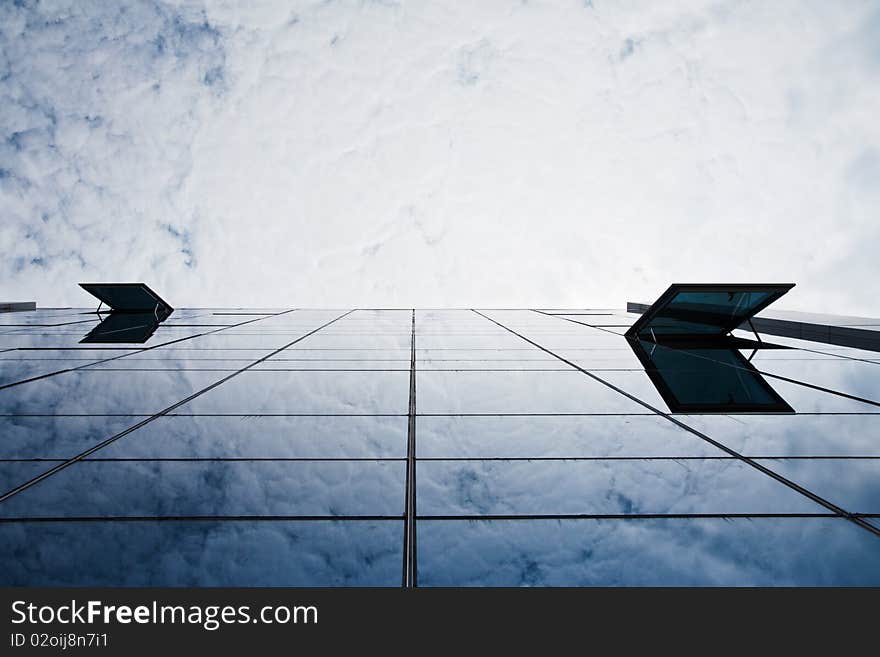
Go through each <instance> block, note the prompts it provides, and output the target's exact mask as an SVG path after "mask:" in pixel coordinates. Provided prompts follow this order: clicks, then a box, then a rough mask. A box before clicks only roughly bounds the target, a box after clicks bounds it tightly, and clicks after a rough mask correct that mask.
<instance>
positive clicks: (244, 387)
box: [177, 370, 409, 415]
mask: <svg viewBox="0 0 880 657" xmlns="http://www.w3.org/2000/svg"><path fill="white" fill-rule="evenodd" d="M183 374H189V375H192V374H197V373H195V372H185V373H183ZM408 410H409V372H272V371H263V370H249V371H247V372H243V373H242V374H239V375H238V376H236V377H234V378H232V379H230V380H229V381H226V382H225V383H224V384H223V385H220V386H218V387H216V388H214V389H213V390H210V391H208V392H207V393H205V394H203V395H200V396H199V397H196V398H195V399H194V400H193V401H191V402H189V403H187V404H185V405H184V406H181V407H180V408H179V409H177V412H178V413H227V414H231V415H233V414H234V415H250V414H255V413H281V414H284V413H307V414H314V413H319V414H320V413H330V414H342V415H355V414H365V413H366V414H376V413H382V414H400V413H403V414H406V413H407V412H408Z"/></svg>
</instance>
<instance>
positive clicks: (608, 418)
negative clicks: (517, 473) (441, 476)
mask: <svg viewBox="0 0 880 657" xmlns="http://www.w3.org/2000/svg"><path fill="white" fill-rule="evenodd" d="M416 436H417V442H416V449H417V452H418V456H419V458H432V457H433V458H444V457H446V458H461V457H466V458H499V457H523V458H524V457H545V458H547V457H609V456H614V457H628V456H725V455H726V454H725V452H723V451H721V450H719V449H718V448H717V447H714V446H713V445H711V444H710V443H708V442H707V441H705V440H702V439H701V438H699V437H698V436H696V435H694V434H692V433H691V432H689V431H685V430H684V429H681V428H680V427H677V426H676V425H675V424H673V423H672V422H670V421H669V420H667V419H665V418H662V417H659V416H656V415H653V414H652V415H648V416H644V415H582V416H572V415H559V416H532V417H529V416H507V417H504V416H501V417H491V416H490V417H467V416H426V417H419V418H418V419H417V421H416ZM878 449H880V445H878Z"/></svg>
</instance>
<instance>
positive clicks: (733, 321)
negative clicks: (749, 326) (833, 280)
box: [626, 283, 794, 342]
mask: <svg viewBox="0 0 880 657" xmlns="http://www.w3.org/2000/svg"><path fill="white" fill-rule="evenodd" d="M793 287H794V283H758V284H750V283H749V284H705V283H696V284H681V283H676V284H673V285H670V286H669V289H668V290H666V292H664V293H663V294H662V295H660V298H659V299H657V301H655V302H654V303H653V304H651V306H650V307H649V308H648V309H647V310H646V311H645V312H644V313H643V314H642V316H641V317H639V319H638V320H637V321H636V322H635V324H633V325H632V326H631V327H630V328H629V330H628V331H627V332H626V336H627V337H629V338H638V339H640V340H650V341H652V342H674V341H677V340H690V341H692V340H694V339H708V340H713V339H719V338H724V337H725V336H728V335H729V334H730V332H731V331H732V330H733V329H735V328H737V327H738V326H740V325H741V324H743V323H746V322H748V321H749V320H750V319H751V318H752V317H753V316H754V315H755V314H757V313H758V312H760V311H761V310H763V309H764V308H766V307H767V306H769V305H770V304H771V303H773V302H774V301H776V300H777V299H778V298H779V297H781V296H782V295H783V294H785V293H786V292H788V291H789V290H790V289H791V288H793Z"/></svg>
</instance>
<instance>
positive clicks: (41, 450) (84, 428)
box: [0, 415, 145, 459]
mask: <svg viewBox="0 0 880 657" xmlns="http://www.w3.org/2000/svg"><path fill="white" fill-rule="evenodd" d="M144 417H145V416H136V415H132V416H88V415H80V416H71V415H49V416H16V415H7V416H0V436H2V438H0V458H3V459H30V458H44V459H69V458H73V457H74V456H76V455H77V454H81V453H82V452H84V451H85V450H87V449H89V448H90V447H93V446H95V445H97V444H98V443H100V442H101V441H103V440H105V439H106V438H109V437H110V436H113V435H115V434H117V433H119V432H120V431H122V430H123V429H127V428H128V427H130V426H133V425H135V424H137V423H138V422H140V421H141V420H142V419H144Z"/></svg>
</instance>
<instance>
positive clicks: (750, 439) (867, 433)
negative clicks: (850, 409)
mask: <svg viewBox="0 0 880 657" xmlns="http://www.w3.org/2000/svg"><path fill="white" fill-rule="evenodd" d="M678 419H679V420H681V421H682V422H684V423H685V424H686V425H688V426H690V427H693V428H694V429H697V430H698V431H702V432H703V433H705V434H707V435H708V436H710V437H711V438H713V439H714V440H717V441H719V442H721V443H723V444H724V445H726V446H727V447H730V448H731V449H734V450H736V451H738V452H739V453H740V454H743V455H745V456H823V455H824V456H880V415H873V414H870V415H869V414H865V415H845V414H836V415H790V416H776V417H774V416H771V415H738V416H737V417H735V418H733V417H726V416H723V415H687V416H682V417H679V418H678Z"/></svg>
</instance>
